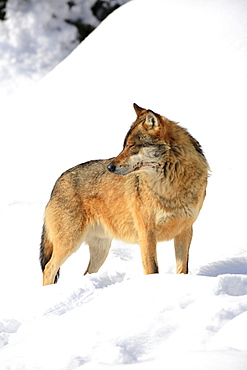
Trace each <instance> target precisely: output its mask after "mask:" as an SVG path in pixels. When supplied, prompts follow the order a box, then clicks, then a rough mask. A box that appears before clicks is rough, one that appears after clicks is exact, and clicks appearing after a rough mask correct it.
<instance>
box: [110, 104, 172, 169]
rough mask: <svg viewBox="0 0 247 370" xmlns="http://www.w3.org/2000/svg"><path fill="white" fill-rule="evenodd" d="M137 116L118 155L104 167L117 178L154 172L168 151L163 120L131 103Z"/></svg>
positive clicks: (159, 166) (165, 121)
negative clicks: (142, 172) (143, 172)
mask: <svg viewBox="0 0 247 370" xmlns="http://www.w3.org/2000/svg"><path fill="white" fill-rule="evenodd" d="M134 109H135V111H136V114H137V118H136V121H135V122H134V123H133V124H132V126H131V128H130V130H129V132H128V133H127V135H126V138H125V140H124V147H123V150H122V152H121V153H120V154H119V155H118V156H117V157H115V158H114V159H113V161H112V162H111V163H110V164H109V165H108V167H107V168H108V170H109V171H110V172H113V173H114V174H117V175H127V174H129V173H132V172H140V171H145V172H150V171H156V172H157V171H158V170H159V168H161V166H162V164H163V166H164V163H163V161H164V155H165V153H166V152H167V150H169V143H168V142H167V141H166V140H165V138H166V127H167V123H168V122H169V121H168V120H167V119H166V118H164V117H162V116H160V115H159V114H156V113H154V112H153V111H151V110H146V109H143V108H140V107H139V106H138V105H137V104H134Z"/></svg>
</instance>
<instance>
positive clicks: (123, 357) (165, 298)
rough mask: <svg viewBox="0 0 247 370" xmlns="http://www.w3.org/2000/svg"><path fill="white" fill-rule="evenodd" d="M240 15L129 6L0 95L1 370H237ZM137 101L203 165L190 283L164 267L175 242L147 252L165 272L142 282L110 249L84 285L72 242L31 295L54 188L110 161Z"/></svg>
mask: <svg viewBox="0 0 247 370" xmlns="http://www.w3.org/2000/svg"><path fill="white" fill-rule="evenodd" d="M246 12H247V3H246V1H245V0H238V1H235V0H215V1H207V0H202V1H197V0H187V1H186V2H184V1H182V0H149V1H147V0H134V1H132V2H129V3H127V4H126V5H124V6H122V7H121V8H120V9H118V10H117V11H116V12H114V13H113V14H112V15H111V16H109V17H108V18H107V19H106V20H105V21H104V22H102V24H101V25H100V26H99V27H98V28H97V29H96V30H95V31H94V32H93V33H92V34H91V35H90V36H89V37H88V38H87V39H86V40H84V41H83V42H82V44H81V45H80V46H79V47H78V48H77V49H76V50H75V51H74V52H72V54H71V55H70V56H69V57H68V58H67V59H65V60H64V61H63V62H62V63H60V64H59V65H58V66H57V67H56V68H55V69H54V70H53V71H52V72H51V73H49V74H48V75H47V76H46V77H45V78H43V79H42V80H41V81H40V82H39V84H37V85H36V86H34V87H32V88H30V90H26V89H25V90H23V91H20V92H19V93H18V94H16V95H15V96H12V97H6V98H5V100H3V99H2V100H1V103H2V106H1V146H0V157H1V194H0V224H1V248H0V281H1V286H0V297H1V304H0V369H1V370H2V369H3V370H7V369H8V370H34V369H35V370H36V369H37V370H41V369H42V370H51V369H52V370H73V369H94V370H95V369H96V370H97V369H115V368H116V369H123V368H126V369H137V370H138V369H150V368H155V369H164V368H167V369H170V370H173V369H180V368H181V367H182V368H183V369H185V370H186V369H190V370H198V369H202V370H203V369H207V370H208V369H210V370H235V369H238V370H246V368H247V334H246V333H247V250H246V247H247V240H246V209H247V197H246V188H247V177H246V174H245V172H246V171H245V168H246V163H245V162H246V143H245V141H246V140H245V136H246V135H245V132H246V122H247V110H246V98H247V46H246V45H247V43H246V41H247V18H246V14H247V13H246ZM37 32H38V31H37ZM37 36H38V35H37ZM6 42H7V41H6ZM20 53H21V48H20ZM40 58H45V55H40ZM20 60H21V57H20ZM35 63H36V62H35V60H34V65H32V67H33V68H35ZM40 63H41V61H40ZM18 71H21V73H22V66H21V63H17V64H16V66H15V72H14V73H16V76H18ZM92 76H94V77H93V78H92ZM133 102H136V103H137V104H139V105H140V106H144V107H146V108H151V109H153V110H154V111H157V112H158V113H160V114H163V115H165V116H167V117H168V118H170V119H173V120H175V121H179V122H180V124H181V125H182V126H184V127H186V128H188V130H189V131H190V132H191V134H192V135H193V136H195V137H196V138H197V139H198V140H199V141H200V143H201V144H202V146H203V149H204V151H205V154H206V156H207V158H208V161H209V163H210V166H211V170H212V175H211V177H210V179H209V186H208V191H207V198H206V201H205V204H204V207H203V209H202V212H201V214H200V216H199V219H198V220H197V221H196V223H195V227H194V238H193V242H192V246H191V254H190V264H189V268H190V274H189V275H187V276H184V275H175V274H174V268H175V259H174V255H173V254H174V252H173V247H172V242H169V243H160V245H159V247H158V257H159V265H160V270H161V273H160V274H159V275H153V276H144V275H143V274H142V266H141V260H140V252H139V248H138V246H131V245H126V244H123V243H122V242H121V241H114V243H113V247H112V249H111V252H110V255H109V257H108V259H107V261H106V263H105V264H104V266H103V267H102V269H101V270H100V271H99V273H97V274H93V275H90V276H89V275H88V276H85V277H84V276H83V272H84V269H85V268H86V266H87V263H88V251H87V248H86V247H85V246H82V247H81V249H80V250H79V251H78V252H77V253H76V254H75V255H73V256H72V257H70V259H69V260H68V261H67V262H66V263H65V264H64V266H63V267H62V269H61V278H60V280H59V282H58V284H57V285H54V286H48V287H41V271H40V267H39V261H38V255H39V241H40V234H41V228H42V217H43V211H44V207H45V204H46V202H47V201H48V198H49V195H50V191H51V189H52V187H53V185H54V182H55V180H56V179H57V177H58V176H59V175H60V174H61V173H62V172H63V171H64V170H66V169H67V168H69V167H72V166H73V165H75V164H78V163H81V162H84V161H87V160H89V159H97V158H107V157H112V156H114V155H116V154H118V153H119V151H120V150H121V148H122V143H123V139H124V136H125V134H126V132H127V130H128V128H129V126H130V124H131V122H132V121H133V120H134V119H135V115H134V111H133V108H132V103H133Z"/></svg>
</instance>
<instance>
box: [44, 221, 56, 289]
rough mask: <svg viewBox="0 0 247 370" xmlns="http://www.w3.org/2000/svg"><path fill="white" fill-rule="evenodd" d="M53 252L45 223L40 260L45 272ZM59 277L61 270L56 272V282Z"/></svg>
mask: <svg viewBox="0 0 247 370" xmlns="http://www.w3.org/2000/svg"><path fill="white" fill-rule="evenodd" d="M52 252H53V244H52V243H51V242H50V240H49V239H48V237H47V233H46V230H45V225H44V226H43V230H42V235H41V243H40V254H39V260H40V265H41V269H42V272H44V269H45V266H46V264H47V263H48V262H49V261H50V259H51V256H52ZM58 278H59V270H58V272H57V274H56V277H55V280H54V283H56V282H57V281H58Z"/></svg>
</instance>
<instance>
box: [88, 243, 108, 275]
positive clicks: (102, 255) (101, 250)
mask: <svg viewBox="0 0 247 370" xmlns="http://www.w3.org/2000/svg"><path fill="white" fill-rule="evenodd" d="M111 242H112V240H111V239H107V238H104V239H103V238H98V237H96V236H94V237H92V238H91V239H90V240H87V241H86V243H87V244H88V246H89V252H90V261H89V264H88V267H87V270H86V271H85V273H84V275H86V274H92V273H94V272H98V270H99V269H100V267H101V266H102V265H103V263H104V262H105V260H106V257H107V256H108V253H109V250H110V247H111Z"/></svg>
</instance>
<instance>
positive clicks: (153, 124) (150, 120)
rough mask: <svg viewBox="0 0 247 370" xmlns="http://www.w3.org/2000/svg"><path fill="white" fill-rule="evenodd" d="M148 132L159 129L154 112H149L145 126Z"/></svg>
mask: <svg viewBox="0 0 247 370" xmlns="http://www.w3.org/2000/svg"><path fill="white" fill-rule="evenodd" d="M144 126H145V128H146V129H147V130H155V129H156V128H158V127H159V120H158V118H157V117H156V115H155V114H154V113H153V112H148V113H147V115H146V121H145V124H144Z"/></svg>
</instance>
